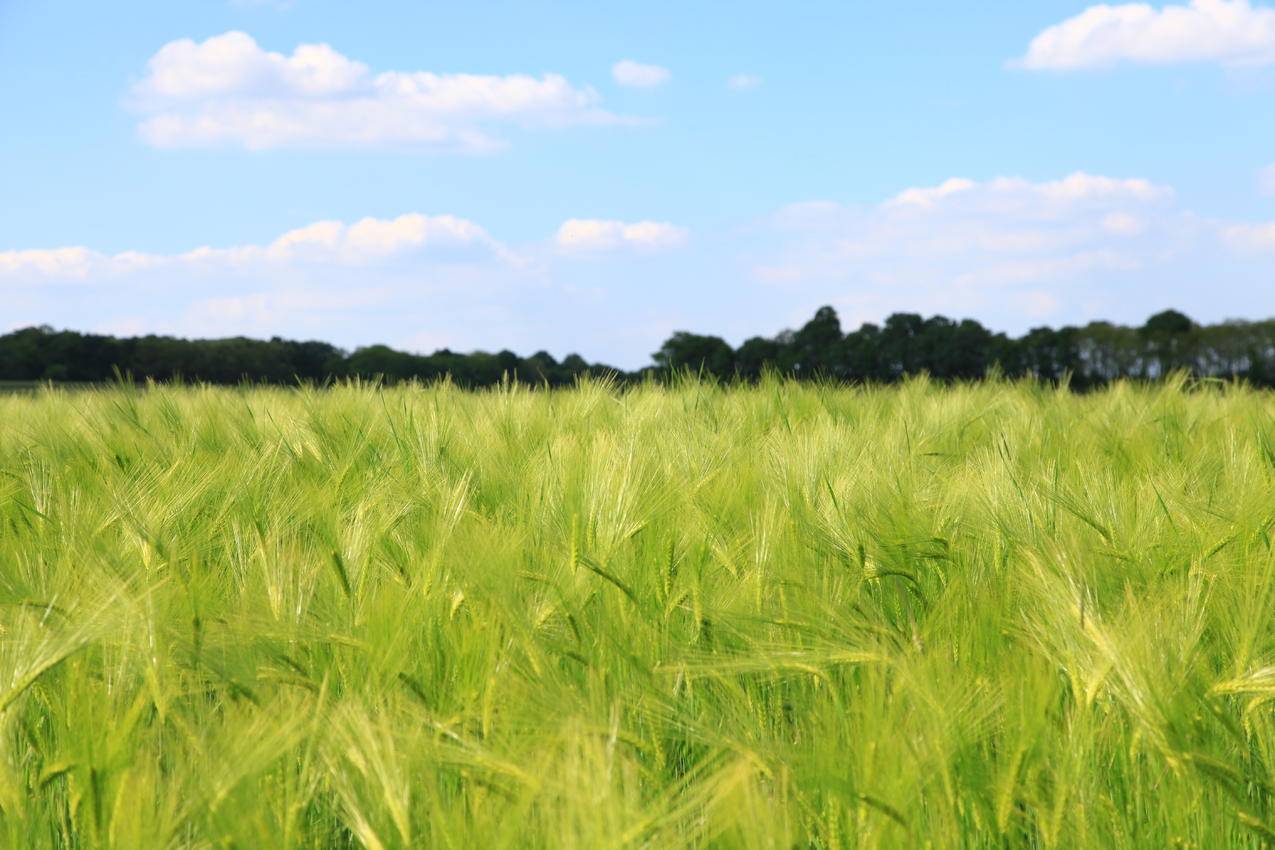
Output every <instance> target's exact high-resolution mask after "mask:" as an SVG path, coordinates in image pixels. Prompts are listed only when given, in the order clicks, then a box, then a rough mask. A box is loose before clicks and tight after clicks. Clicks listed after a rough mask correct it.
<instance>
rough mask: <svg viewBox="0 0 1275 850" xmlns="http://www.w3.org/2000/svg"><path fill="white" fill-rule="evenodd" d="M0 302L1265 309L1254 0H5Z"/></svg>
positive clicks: (447, 329)
mask: <svg viewBox="0 0 1275 850" xmlns="http://www.w3.org/2000/svg"><path fill="white" fill-rule="evenodd" d="M0 104H3V115H4V118H3V121H2V122H0V166H2V167H3V171H2V172H0V173H3V175H4V178H3V181H0V294H3V295H4V306H3V307H2V308H0V330H7V329H9V328H13V327H18V326H23V325H27V324H34V323H47V324H52V325H55V326H59V327H72V328H76V329H81V330H95V331H106V332H113V333H141V332H162V333H176V334H181V335H188V336H209V335H228V334H239V333H243V334H248V335H252V336H269V335H273V334H281V335H285V336H297V337H312V338H321V339H327V340H331V341H334V342H337V343H339V344H342V345H345V346H355V345H359V344H366V343H370V342H387V343H390V344H393V345H397V346H401V347H405V348H410V349H416V350H431V349H433V348H435V347H438V346H450V347H452V348H455V349H461V350H469V349H473V348H479V347H481V348H487V349H497V348H503V347H509V348H513V349H515V350H518V351H522V352H525V353H529V352H530V351H533V350H535V349H538V348H547V349H548V350H550V351H551V352H553V353H555V354H557V355H559V356H561V355H563V354H565V353H567V352H568V351H579V352H580V353H582V354H584V355H585V356H586V357H588V358H590V359H597V360H604V361H608V362H611V363H614V364H617V365H623V366H637V365H641V364H643V363H645V362H646V360H647V358H648V355H649V352H651V351H653V350H655V349H656V348H658V347H659V344H660V342H661V341H662V340H663V339H664V338H665V337H666V336H667V335H668V333H670V332H671V331H672V330H675V329H691V330H696V331H701V332H713V333H719V334H721V335H723V336H725V337H727V338H728V339H729V340H730V341H731V342H734V343H738V342H740V341H741V340H742V339H743V338H745V337H746V336H749V335H753V334H772V333H774V332H776V331H778V330H780V329H781V328H783V327H786V326H794V325H798V324H800V323H801V322H802V321H804V319H805V318H806V317H808V316H809V315H810V314H811V313H813V311H814V310H815V308H817V307H818V306H820V305H822V304H832V305H834V306H835V307H837V309H838V311H839V312H840V313H841V314H842V317H843V321H844V323H845V324H846V325H849V326H854V325H856V324H858V323H859V322H862V321H878V320H880V319H881V318H882V317H884V316H885V315H886V314H888V313H890V312H893V311H896V310H910V311H916V312H922V313H926V314H929V313H933V312H942V313H945V314H948V315H954V316H960V317H964V316H972V317H975V318H978V319H980V320H982V321H984V322H985V323H986V324H988V325H989V326H991V327H994V328H996V329H1000V330H1007V331H1011V332H1018V331H1022V330H1024V329H1026V328H1028V327H1031V326H1034V325H1038V324H1046V323H1048V324H1061V323H1065V322H1082V321H1086V320H1089V319H1091V318H1109V319H1114V320H1117V321H1126V322H1140V321H1141V320H1142V319H1144V318H1145V317H1146V315H1148V314H1149V313H1151V312H1154V311H1156V310H1159V309H1163V308H1165V307H1169V306H1173V307H1178V308H1180V309H1184V310H1186V311H1187V312H1189V313H1190V314H1192V315H1193V316H1195V317H1196V318H1198V319H1201V320H1209V321H1215V320H1220V319H1224V318H1228V317H1245V318H1264V317H1267V316H1270V315H1275V6H1272V5H1266V4H1263V3H1258V2H1242V0H1195V2H1193V3H1189V2H1188V3H1184V4H1156V5H1153V6H1146V5H1141V6H1121V5H1118V4H1117V5H1114V6H1105V7H1092V8H1090V7H1088V6H1087V5H1086V4H1085V3H1083V2H1079V3H1077V2H1034V3H1030V4H1024V3H1009V2H1004V3H997V4H965V5H954V4H951V3H938V2H932V3H931V2H909V3H903V2H900V3H893V4H861V3H846V2H838V3H822V2H820V3H816V2H809V3H786V4H776V3H765V4H763V3H747V2H733V3H729V4H727V3H699V4H689V3H685V2H681V3H662V2H646V3H643V4H632V5H630V4H625V5H619V4H610V3H584V2H580V3H543V2H542V3H534V4H533V3H512V2H503V3H483V2H473V3H465V4H441V3H425V2H394V3H374V2H366V3H360V4H351V3H334V2H331V3H324V2H316V0H292V2H278V3H271V2H248V0H239V2H231V0H197V1H196V2H183V3H172V2H167V3H159V2H155V3H142V2H135V3H130V2H121V3H111V4H102V3H87V2H76V3H72V2H59V0H43V2H38V3H37V2H28V0H0Z"/></svg>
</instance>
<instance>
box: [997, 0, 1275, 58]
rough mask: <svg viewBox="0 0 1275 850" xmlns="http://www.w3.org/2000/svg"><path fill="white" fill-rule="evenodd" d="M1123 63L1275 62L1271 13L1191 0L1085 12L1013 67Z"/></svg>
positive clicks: (1236, 1) (1224, 0) (1219, 0)
mask: <svg viewBox="0 0 1275 850" xmlns="http://www.w3.org/2000/svg"><path fill="white" fill-rule="evenodd" d="M1122 62H1128V63H1137V64H1146V65H1166V64H1172V63H1178V62H1218V63H1223V64H1227V65H1261V64H1268V63H1271V62H1275V9H1270V8H1263V7H1260V6H1254V5H1252V4H1251V3H1250V2H1249V1H1248V0H1192V2H1191V3H1190V4H1189V5H1185V6H1184V5H1168V6H1164V7H1163V8H1160V9H1156V8H1154V7H1152V6H1150V5H1148V4H1146V3H1126V4H1121V5H1114V6H1112V5H1105V4H1104V5H1097V6H1090V7H1089V8H1087V9H1085V10H1084V11H1083V12H1081V13H1080V14H1078V15H1076V16H1075V17H1072V18H1068V19H1067V20H1065V21H1063V22H1061V23H1058V24H1055V25H1053V26H1051V27H1048V28H1047V29H1045V30H1044V31H1043V32H1041V33H1040V34H1039V35H1037V36H1036V37H1035V38H1034V39H1032V41H1031V44H1030V45H1029V46H1028V48H1027V53H1026V55H1024V56H1023V57H1022V58H1021V59H1019V60H1017V62H1015V63H1014V64H1016V65H1018V66H1019V67H1022V68H1027V69H1030V70H1053V71H1069V70H1076V69H1081V68H1103V67H1108V66H1111V65H1115V64H1118V63H1122Z"/></svg>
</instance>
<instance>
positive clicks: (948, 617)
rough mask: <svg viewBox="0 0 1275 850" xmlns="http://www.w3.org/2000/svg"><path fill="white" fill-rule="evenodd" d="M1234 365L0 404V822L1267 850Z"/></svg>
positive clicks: (52, 838) (1271, 423)
mask: <svg viewBox="0 0 1275 850" xmlns="http://www.w3.org/2000/svg"><path fill="white" fill-rule="evenodd" d="M1273 525H1275V397H1272V396H1271V395H1270V394H1268V393H1266V392H1262V391H1256V390H1250V389H1245V388H1243V387H1240V386H1235V385H1223V384H1220V383H1204V384H1194V383H1190V382H1188V381H1187V379H1186V378H1184V377H1179V378H1177V379H1173V380H1169V381H1166V382H1163V383H1160V384H1157V385H1134V384H1129V383H1123V382H1117V383H1115V384H1113V385H1111V386H1110V387H1108V388H1106V389H1103V390H1101V391H1098V392H1094V393H1090V394H1076V393H1072V392H1069V391H1068V390H1066V389H1056V388H1053V387H1048V386H1044V385H1040V384H1036V383H1030V382H1022V383H1016V382H1003V381H997V380H992V381H988V382H984V383H979V384H969V385H953V386H942V385H939V384H937V383H931V382H929V381H927V380H925V379H911V380H908V381H906V382H904V383H902V384H900V385H898V386H894V387H886V388H871V387H867V388H848V387H836V386H831V385H823V384H818V383H809V384H798V383H793V382H785V381H779V380H774V379H771V380H763V381H762V382H761V383H759V384H757V385H755V386H734V387H723V386H718V385H717V384H713V383H699V382H695V381H690V380H687V381H685V382H682V383H679V384H676V385H674V386H669V387H661V386H657V385H654V384H647V385H637V386H633V387H629V388H625V389H620V388H618V387H616V386H612V385H608V384H607V383H606V382H599V381H588V380H586V381H583V382H582V383H581V384H580V385H579V386H577V387H575V388H572V389H562V390H552V391H546V390H539V389H528V388H526V387H519V386H516V385H513V386H505V387H502V388H496V389H491V390H485V391H479V392H474V391H465V390H461V389H458V388H456V387H453V386H450V385H448V384H446V383H440V384H434V385H430V386H419V385H402V386H397V387H393V388H378V387H375V386H372V385H367V384H359V383H350V384H342V385H337V386H334V387H331V388H327V389H322V390H317V389H313V390H312V389H283V388H255V389H246V388H210V387H161V386H153V387H149V388H132V387H115V388H108V389H84V390H73V391H65V390H58V389H54V388H43V389H39V390H36V391H34V392H30V393H22V394H10V395H0V846H4V847H11V848H54V847H58V848H71V847H74V848H98V847H111V848H182V849H183V850H184V848H192V850H193V848H231V847H237V848H259V847H260V848H265V847H272V848H273V847H277V848H314V849H315V850H318V848H345V847H350V848H353V847H364V848H376V850H391V848H409V847H431V848H433V847H437V848H484V850H498V848H511V850H512V848H546V850H548V848H564V850H586V848H587V849H588V850H594V848H630V847H631V848H639V847H644V848H749V849H750V850H751V848H757V849H758V850H760V848H784V849H785V850H787V848H810V850H816V849H817V850H846V848H914V847H929V848H965V847H969V848H974V847H989V848H990V847H995V848H1055V847H1057V848H1171V847H1182V848H1220V847H1254V848H1256V847H1260V846H1263V844H1264V843H1268V842H1271V841H1275V799H1273V798H1272V787H1273V786H1275V617H1273V616H1272V612H1273V611H1275V551H1273V550H1272V539H1271V537H1272V534H1275V527H1273Z"/></svg>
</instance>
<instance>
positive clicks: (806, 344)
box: [789, 307, 846, 377]
mask: <svg viewBox="0 0 1275 850" xmlns="http://www.w3.org/2000/svg"><path fill="white" fill-rule="evenodd" d="M843 338H844V337H843V335H842V333H841V319H840V318H838V317H837V311H836V310H834V309H832V308H831V307H820V308H819V309H818V310H816V311H815V315H814V318H812V319H811V320H810V321H808V322H806V323H805V324H804V325H802V326H801V329H800V330H799V331H797V332H796V333H795V334H793V336H792V342H791V343H790V347H789V351H790V357H791V358H792V360H793V363H792V367H793V370H794V371H795V372H796V373H797V374H798V376H800V377H815V376H820V375H822V376H826V377H837V376H844V375H845V373H846V368H845V366H844V364H843V362H842V354H843V350H842V346H841V343H842V341H843Z"/></svg>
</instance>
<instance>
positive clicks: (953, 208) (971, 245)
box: [751, 172, 1221, 321]
mask: <svg viewBox="0 0 1275 850" xmlns="http://www.w3.org/2000/svg"><path fill="white" fill-rule="evenodd" d="M1173 197H1174V195H1173V192H1172V190H1171V189H1170V188H1168V187H1167V186H1161V185H1159V184H1156V183H1153V182H1151V181H1149V180H1144V179H1140V178H1113V177H1106V176H1101V175H1093V174H1087V173H1085V172H1076V173H1074V174H1071V175H1068V176H1065V177H1062V178H1060V179H1057V180H1045V181H1031V180H1026V179H1023V178H1019V177H997V178H993V179H990V180H985V181H977V180H971V179H968V178H950V179H947V180H944V181H941V182H939V183H937V184H935V185H931V186H917V187H912V188H908V189H904V190H903V191H901V192H899V193H897V194H896V195H894V196H893V197H891V198H888V199H886V200H885V201H883V202H881V203H879V204H877V205H875V206H872V207H866V208H853V207H848V206H845V205H840V204H835V203H831V202H828V201H817V202H806V203H801V204H793V205H790V206H788V207H784V208H781V209H780V210H778V211H777V212H776V213H775V214H774V215H773V216H772V217H771V218H770V220H769V225H770V227H769V228H768V230H769V234H770V235H771V236H772V237H773V240H768V239H767V238H766V237H765V236H764V235H763V236H759V237H758V239H757V242H758V245H759V246H761V247H760V248H759V249H758V250H756V251H754V252H753V257H752V263H751V264H752V271H753V277H754V279H755V280H757V281H758V282H759V283H760V284H762V285H764V286H769V287H775V288H777V289H778V290H780V291H783V292H788V293H790V294H796V293H803V294H804V297H806V298H809V297H810V296H811V295H812V294H814V293H820V294H819V295H817V296H815V297H814V298H811V303H809V304H805V303H803V309H805V308H806V307H807V306H809V307H811V308H812V309H813V306H817V305H818V303H832V304H834V305H841V306H844V307H846V308H847V309H848V310H850V312H851V314H852V315H861V314H862V315H871V314H872V311H874V310H877V311H880V312H879V313H878V314H877V315H878V318H879V317H880V316H881V315H884V313H888V312H892V311H894V310H912V311H921V312H932V311H938V312H947V313H949V314H955V315H971V314H972V315H982V316H988V315H992V316H995V315H997V314H1000V315H1006V316H1012V317H1016V319H1017V320H1019V321H1022V320H1024V319H1030V320H1032V321H1038V320H1040V319H1043V318H1048V314H1049V313H1050V311H1065V310H1066V309H1068V308H1071V307H1074V305H1075V303H1076V298H1075V296H1074V293H1075V292H1079V291H1086V290H1087V288H1088V287H1092V286H1096V285H1098V284H1099V282H1102V281H1111V280H1122V279H1130V278H1136V277H1138V276H1141V275H1144V274H1149V273H1151V270H1153V269H1155V268H1158V267H1161V266H1162V265H1163V264H1164V263H1165V262H1169V261H1170V258H1171V257H1173V256H1174V254H1175V252H1183V253H1190V252H1192V251H1195V250H1196V248H1195V247H1194V246H1196V245H1197V244H1199V243H1202V242H1210V240H1211V244H1213V245H1215V246H1220V245H1221V243H1220V241H1219V240H1218V239H1217V238H1216V232H1215V231H1212V230H1210V228H1209V226H1207V225H1206V224H1205V223H1203V222H1200V221H1198V220H1197V219H1194V218H1193V217H1191V216H1189V215H1187V214H1185V213H1184V212H1182V211H1181V210H1179V209H1177V207H1176V205H1175V204H1174V202H1173ZM764 232H765V231H763V233H764Z"/></svg>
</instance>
